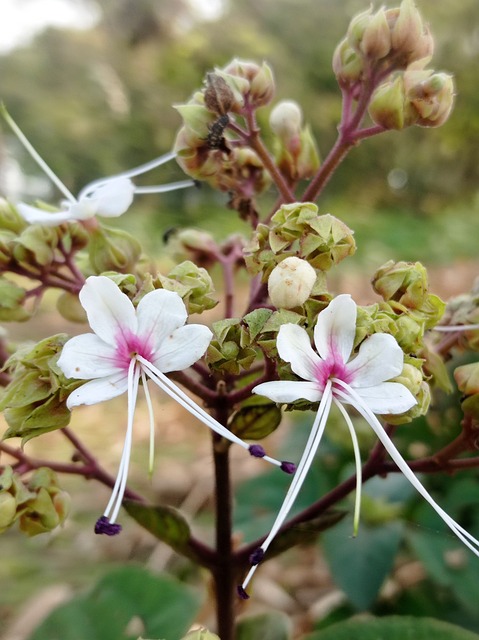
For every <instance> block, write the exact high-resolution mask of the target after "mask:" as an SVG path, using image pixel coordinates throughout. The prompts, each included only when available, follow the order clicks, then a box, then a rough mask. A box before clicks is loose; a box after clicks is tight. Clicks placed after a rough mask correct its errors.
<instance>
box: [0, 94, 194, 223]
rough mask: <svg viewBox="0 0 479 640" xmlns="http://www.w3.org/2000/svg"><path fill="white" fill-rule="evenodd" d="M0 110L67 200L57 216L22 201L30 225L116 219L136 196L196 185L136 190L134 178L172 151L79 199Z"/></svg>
mask: <svg viewBox="0 0 479 640" xmlns="http://www.w3.org/2000/svg"><path fill="white" fill-rule="evenodd" d="M0 111H1V113H2V115H3V117H4V118H5V120H6V121H7V123H8V124H9V126H10V127H11V129H12V131H13V132H14V133H15V135H16V136H17V138H18V139H19V141H20V142H21V143H22V145H23V146H24V147H25V149H26V150H27V151H28V153H29V154H30V155H31V157H32V158H33V159H34V160H35V162H36V163H37V164H38V165H39V167H40V168H41V169H42V170H43V171H44V173H45V174H46V175H47V176H48V177H49V178H50V180H51V181H52V182H53V183H54V184H55V186H56V187H57V188H58V189H59V191H60V192H61V193H62V194H63V196H64V197H65V200H64V201H63V202H62V204H61V206H62V208H61V210H60V211H57V212H54V213H52V212H50V211H45V209H41V208H39V207H32V206H31V205H28V204H25V203H23V202H19V203H18V204H17V205H16V207H17V210H18V213H19V214H20V215H21V216H22V218H24V219H25V220H26V221H27V222H28V223H30V224H41V225H44V226H46V227H56V226H58V225H60V224H63V223H65V222H74V221H80V220H89V219H90V218H93V217H95V216H102V217H104V218H117V217H118V216H121V215H123V214H124V213H125V212H126V211H127V210H128V209H129V207H130V205H131V203H132V202H133V198H134V196H135V194H139V193H164V192H166V191H175V190H177V189H185V188H187V187H192V186H194V185H195V182H194V181H193V180H181V181H178V182H171V183H169V184H164V185H153V186H146V187H136V186H135V185H134V184H133V182H132V181H131V178H133V177H135V176H139V175H141V174H143V173H146V172H148V171H151V170H152V169H154V168H156V167H159V166H160V165H162V164H165V163H166V162H169V161H170V160H172V159H174V158H176V153H174V152H169V153H166V154H164V155H162V156H159V157H158V158H155V159H153V160H150V162H146V163H145V164H142V165H140V166H139V167H135V168H133V169H130V170H128V171H124V172H123V173H120V174H118V175H116V176H111V177H109V178H102V179H100V180H95V181H94V182H91V183H90V184H88V185H87V186H86V187H84V188H83V189H82V190H81V191H80V193H79V195H78V198H75V196H74V195H73V194H72V193H71V191H70V190H69V189H68V188H67V187H66V186H65V185H64V184H63V182H62V181H61V180H60V178H59V177H58V176H57V175H56V173H54V171H52V169H51V168H50V167H49V166H48V165H47V163H46V162H45V160H43V158H42V157H41V156H40V154H39V153H38V152H37V151H36V150H35V148H34V147H33V146H32V144H31V143H30V142H29V140H28V139H27V137H26V136H25V134H24V133H23V131H22V130H21V129H20V127H19V126H18V125H17V123H16V122H15V121H14V120H13V118H12V117H11V116H10V114H9V113H8V111H7V110H6V109H5V107H3V106H1V105H0Z"/></svg>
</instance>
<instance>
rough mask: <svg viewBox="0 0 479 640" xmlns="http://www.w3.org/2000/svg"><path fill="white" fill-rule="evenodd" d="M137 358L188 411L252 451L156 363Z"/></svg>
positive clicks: (279, 463)
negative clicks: (160, 369)
mask: <svg viewBox="0 0 479 640" xmlns="http://www.w3.org/2000/svg"><path fill="white" fill-rule="evenodd" d="M137 358H138V361H139V362H141V364H142V365H143V367H144V368H145V371H147V373H148V375H149V377H150V378H151V380H152V381H153V382H154V383H155V384H156V385H158V386H159V387H160V389H163V391H164V392H165V393H167V394H168V395H169V396H170V397H171V398H173V400H176V402H178V403H179V404H181V405H182V406H183V407H184V408H185V409H186V410H187V411H189V412H190V413H191V414H192V415H194V416H195V417H196V418H198V419H199V420H201V422H203V423H204V424H206V426H207V427H209V428H210V429H211V430H212V431H214V432H215V433H217V434H218V435H220V436H222V437H223V438H226V439H227V440H229V441H230V442H234V443H235V444H238V445H239V446H240V447H243V449H246V450H247V451H250V445H248V444H247V443H246V442H244V441H243V440H241V438H238V436H236V435H235V434H234V433H232V432H231V431H229V429H227V428H226V427H224V426H223V425H222V424H220V423H219V422H218V421H217V420H215V419H214V418H213V417H212V416H210V414H209V413H207V412H206V411H205V410H204V409H202V408H201V407H200V406H198V405H197V404H196V402H194V401H193V400H192V399H191V398H190V397H189V396H188V395H186V393H185V392H184V391H182V390H181V389H180V388H179V387H177V386H176V384H175V383H174V382H172V381H171V380H170V379H169V378H167V376H165V374H164V373H162V372H161V371H159V369H157V368H156V367H155V366H154V365H152V364H151V362H148V360H145V358H143V357H142V356H137ZM253 446H254V445H253ZM256 457H261V458H263V460H266V461H267V462H270V463H271V464H274V465H275V466H277V467H281V468H282V469H283V467H284V463H282V462H280V461H279V460H276V459H275V458H272V457H270V456H266V455H261V456H256Z"/></svg>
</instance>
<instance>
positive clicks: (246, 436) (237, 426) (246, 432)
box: [228, 398, 282, 440]
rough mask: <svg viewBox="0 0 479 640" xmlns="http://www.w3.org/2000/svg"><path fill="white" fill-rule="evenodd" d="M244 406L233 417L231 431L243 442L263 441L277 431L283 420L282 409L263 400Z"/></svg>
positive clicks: (258, 399)
mask: <svg viewBox="0 0 479 640" xmlns="http://www.w3.org/2000/svg"><path fill="white" fill-rule="evenodd" d="M253 400H254V401H252V402H251V403H248V404H247V405H243V407H241V409H239V410H238V411H237V412H236V413H235V414H234V416H233V419H232V420H231V422H230V424H229V425H228V426H229V429H230V431H232V432H233V433H235V434H236V435H237V436H238V437H239V438H242V439H243V440H261V439H262V438H266V436H269V434H270V433H273V431H275V430H276V428H277V427H278V426H279V424H280V422H281V418H282V413H281V409H279V408H278V406H277V405H276V404H275V403H274V402H269V401H267V400H264V399H263V398H254V399H253Z"/></svg>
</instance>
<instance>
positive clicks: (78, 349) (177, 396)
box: [58, 276, 294, 535]
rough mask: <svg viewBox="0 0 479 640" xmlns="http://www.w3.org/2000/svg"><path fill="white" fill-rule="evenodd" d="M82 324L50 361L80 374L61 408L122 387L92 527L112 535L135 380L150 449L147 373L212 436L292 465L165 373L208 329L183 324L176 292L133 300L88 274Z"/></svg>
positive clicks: (191, 357)
mask: <svg viewBox="0 0 479 640" xmlns="http://www.w3.org/2000/svg"><path fill="white" fill-rule="evenodd" d="M80 302H81V304H82V306H83V307H84V309H85V311H86V313H87V317H88V322H89V324H90V327H91V328H92V329H93V331H94V333H85V334H82V335H79V336H76V337H74V338H71V340H69V341H68V342H67V343H66V344H65V346H64V347H63V351H62V354H61V356H60V358H59V360H58V366H59V367H60V369H61V370H62V371H63V373H64V374H65V375H66V376H67V377H69V378H77V379H80V380H88V382H86V383H85V384H84V385H82V386H81V387H79V388H78V389H76V390H75V391H73V392H72V393H71V394H70V395H69V397H68V400H67V406H68V408H69V409H72V408H73V407H76V406H78V405H82V404H86V405H89V404H95V403H97V402H102V401H104V400H110V399H111V398H114V397H116V396H119V395H121V394H122V393H124V392H125V391H126V392H127V393H128V417H127V429H126V436H125V444H124V447H123V453H122V457H121V462H120V469H119V471H118V475H117V479H116V483H115V486H114V488H113V492H112V495H111V498H110V502H109V503H108V506H107V508H106V510H105V512H104V514H103V516H102V517H101V518H100V519H99V520H98V522H97V525H96V527H95V531H96V533H106V534H107V535H115V534H117V533H119V532H120V530H121V527H120V525H118V524H115V520H116V518H117V516H118V512H119V510H120V507H121V503H122V499H123V495H124V492H125V487H126V481H127V477H128V467H129V461H130V451H131V444H132V432H133V417H134V413H135V406H136V400H137V395H138V388H139V383H140V380H141V382H142V385H143V390H144V393H145V397H146V402H147V405H148V409H149V417H150V461H149V468H150V471H151V470H152V466H153V455H154V447H153V445H154V420H153V410H152V404H151V400H150V394H149V391H148V384H147V379H148V378H149V379H150V380H152V381H153V382H154V383H155V384H156V385H157V386H159V387H160V388H161V389H163V391H165V392H166V393H167V394H168V395H169V396H171V397H172V398H173V399H174V400H176V401H177V402H179V403H180V404H181V405H182V406H183V407H184V408H185V409H187V410H188V411H189V412H190V413H191V414H192V415H193V416H195V417H196V418H198V419H199V420H201V421H202V422H203V423H204V424H206V425H207V426H208V427H209V428H210V429H212V430H213V431H214V432H215V433H217V434H219V435H220V436H222V437H224V438H226V439H228V440H230V441H231V442H234V443H236V444H239V445H240V446H242V447H243V448H245V449H247V450H248V451H249V452H250V454H251V455H253V456H254V457H259V458H264V459H265V460H267V461H268V462H271V463H273V464H276V465H277V466H280V467H281V468H282V470H284V471H286V472H288V473H292V472H293V471H294V468H293V465H290V464H289V463H281V462H279V461H277V460H275V459H274V458H270V457H269V456H266V455H265V453H264V450H263V449H262V447H261V446H260V445H250V446H249V445H248V444H246V443H245V442H244V441H243V440H241V439H240V438H238V437H237V436H235V435H234V434H233V433H231V431H229V430H228V429H227V428H226V427H224V426H223V425H221V424H220V423H219V422H218V421H216V420H215V419H214V418H213V417H212V416H210V415H209V414H208V413H207V412H206V411H205V410H204V409H202V408H201V407H200V406H198V405H197V404H196V403H195V402H194V401H193V400H192V399H191V398H190V397H189V396H188V395H187V394H186V393H185V392H184V391H182V390H181V389H180V388H179V387H178V386H177V385H176V384H175V383H174V382H172V381H171V380H170V379H169V378H168V377H167V376H166V375H165V374H166V373H169V372H172V371H180V370H182V369H186V368H188V367H190V366H191V365H192V364H193V363H195V362H196V361H197V360H198V359H199V358H201V356H202V355H203V354H204V353H205V351H206V349H207V348H208V345H209V343H210V340H211V338H212V333H211V331H210V330H209V329H208V327H206V326H203V325H199V324H185V323H186V320H187V311H186V307H185V305H184V303H183V300H182V299H181V297H180V296H179V295H178V294H177V293H174V292H173V291H166V290H164V289H158V290H156V291H151V292H150V293H147V294H146V295H145V296H144V297H143V298H142V299H141V300H140V302H139V304H138V306H137V308H136V309H135V307H134V306H133V304H132V302H131V301H130V299H129V298H128V297H127V296H126V295H125V294H124V293H122V292H121V291H120V289H119V288H118V287H117V285H116V284H115V283H114V282H113V281H112V280H110V278H107V277H105V276H91V277H89V278H88V279H87V281H86V283H85V285H84V286H83V288H82V290H81V291H80Z"/></svg>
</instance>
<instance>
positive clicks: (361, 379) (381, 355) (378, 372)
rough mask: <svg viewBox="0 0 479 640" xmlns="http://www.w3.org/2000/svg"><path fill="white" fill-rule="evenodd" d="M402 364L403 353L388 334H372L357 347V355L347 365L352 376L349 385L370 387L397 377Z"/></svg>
mask: <svg viewBox="0 0 479 640" xmlns="http://www.w3.org/2000/svg"><path fill="white" fill-rule="evenodd" d="M403 363H404V353H403V351H402V349H401V347H400V346H399V345H398V343H397V342H396V339H395V338H393V336H391V335H390V334H387V333H374V334H373V335H372V336H370V337H369V338H367V339H366V340H365V341H364V342H363V343H362V344H361V346H360V347H359V353H358V355H357V356H356V357H355V358H353V360H351V361H350V362H349V363H348V364H347V365H346V370H347V371H348V373H350V374H352V375H353V379H352V380H351V382H350V385H351V386H352V387H354V388H355V389H356V388H358V387H372V386H374V385H376V384H379V383H380V382H385V381H386V380H391V378H395V377H396V376H398V375H399V374H400V373H401V371H402V369H403Z"/></svg>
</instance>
